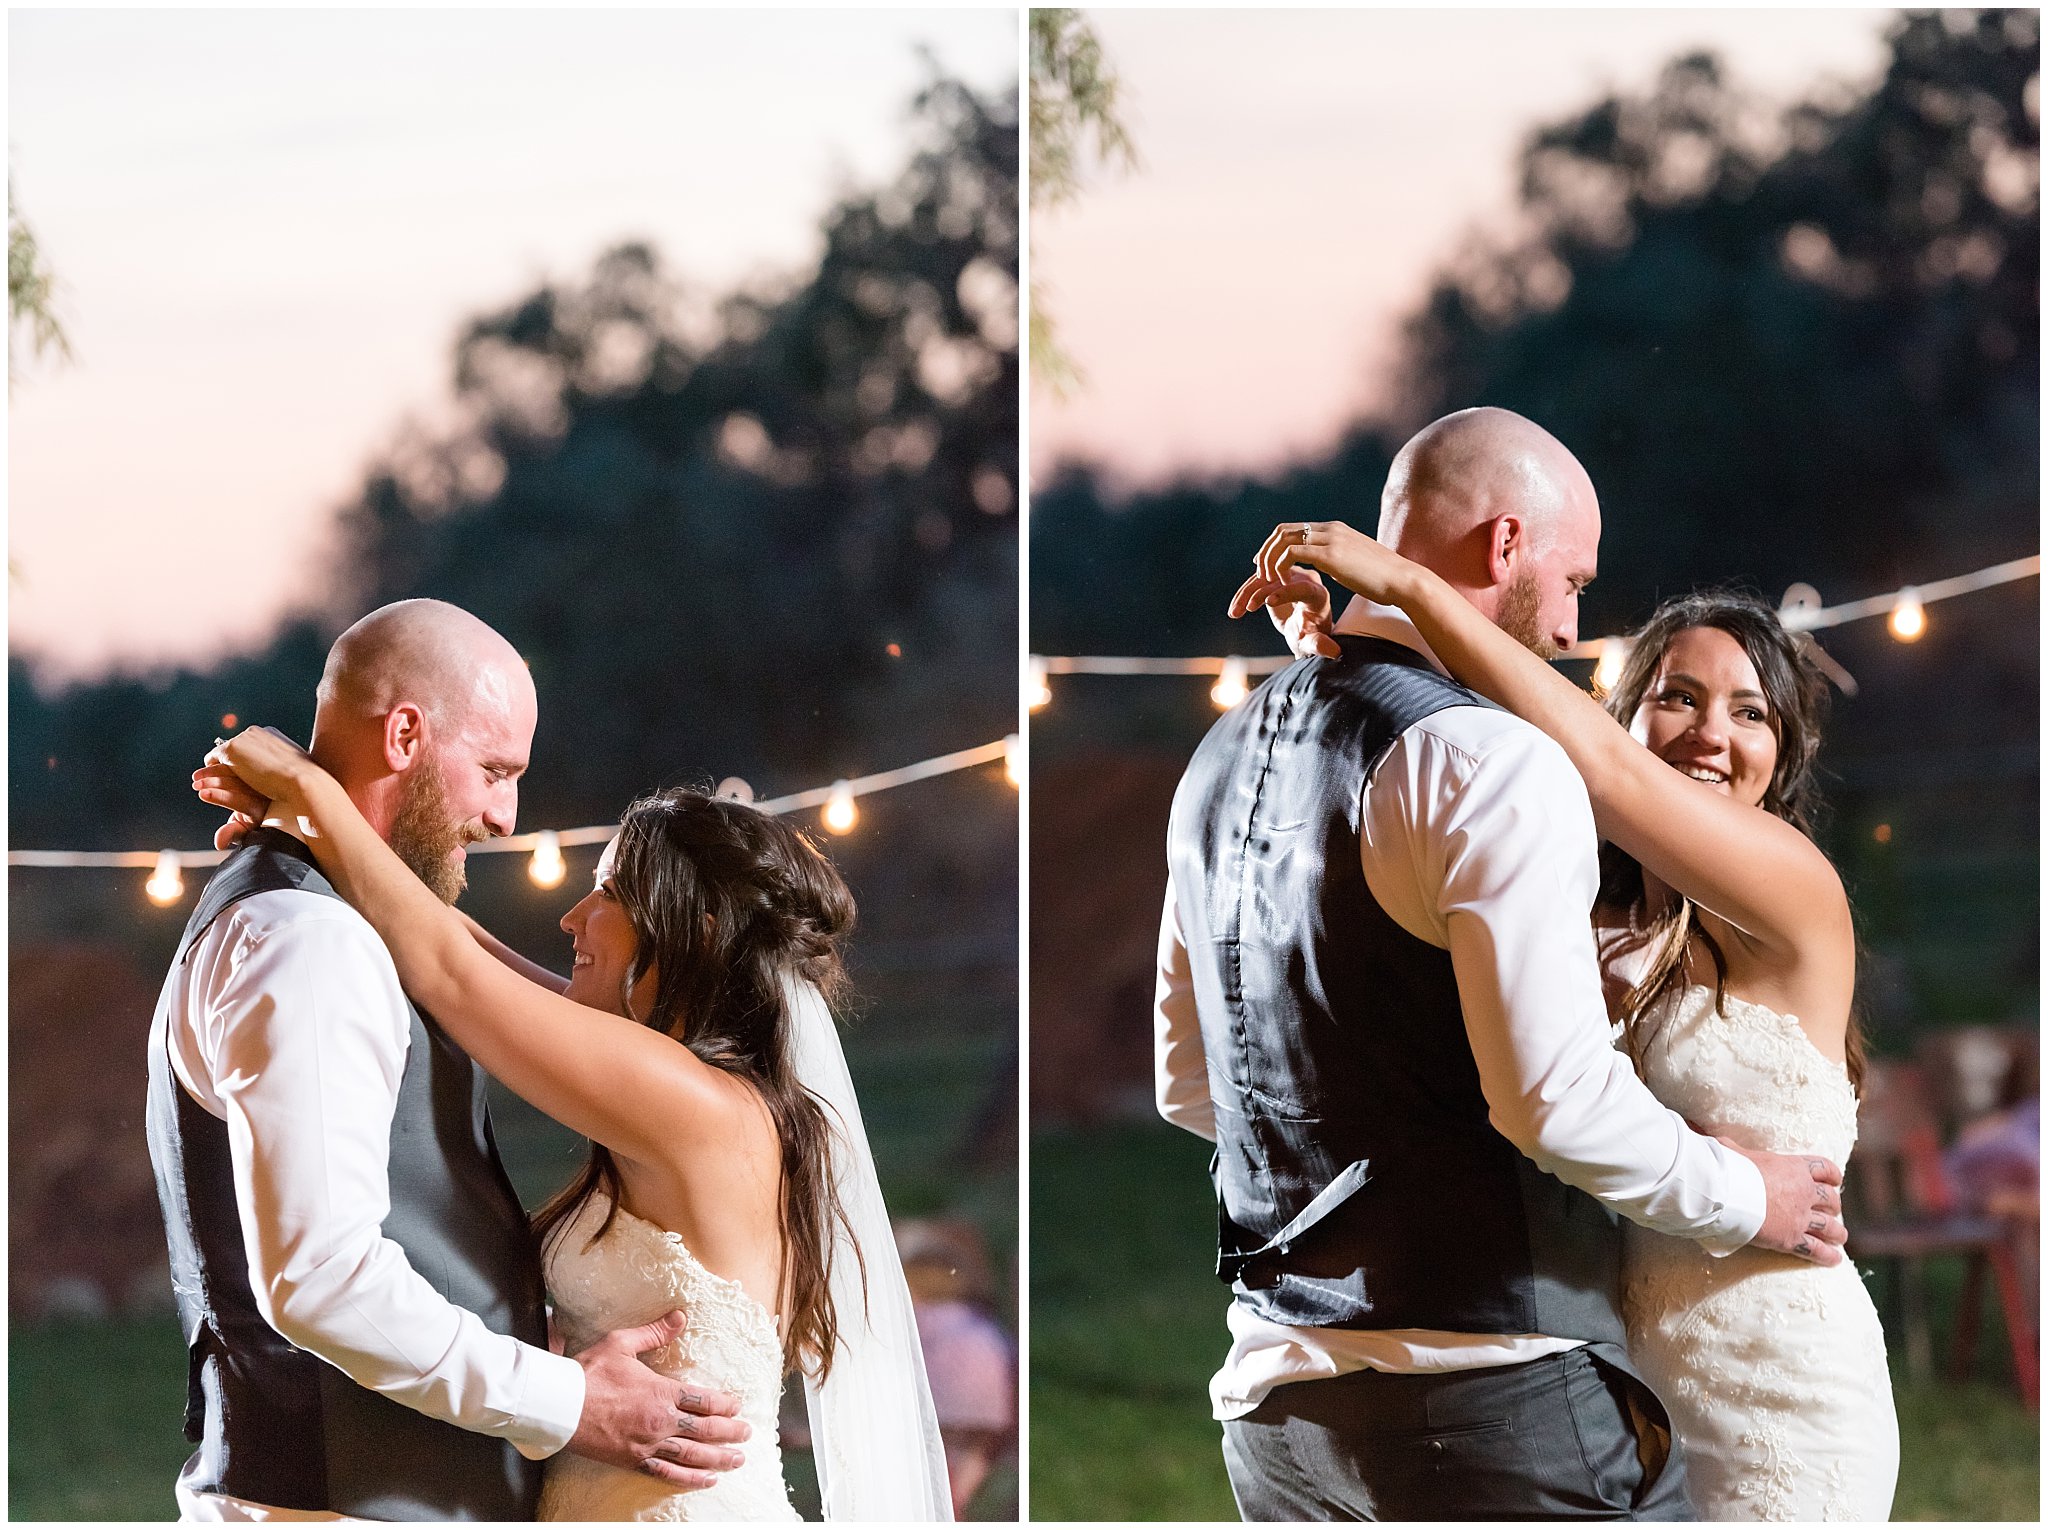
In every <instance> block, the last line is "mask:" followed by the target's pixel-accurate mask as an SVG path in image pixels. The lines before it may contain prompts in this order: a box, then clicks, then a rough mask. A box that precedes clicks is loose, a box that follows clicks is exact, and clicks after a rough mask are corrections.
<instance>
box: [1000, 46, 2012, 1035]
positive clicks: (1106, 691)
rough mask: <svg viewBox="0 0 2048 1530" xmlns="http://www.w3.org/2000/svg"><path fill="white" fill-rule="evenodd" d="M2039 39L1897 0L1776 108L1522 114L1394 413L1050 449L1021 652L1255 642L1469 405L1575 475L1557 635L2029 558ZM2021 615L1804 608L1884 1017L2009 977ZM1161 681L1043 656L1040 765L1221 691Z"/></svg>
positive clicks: (1430, 306) (1263, 645) (1989, 605)
mask: <svg viewBox="0 0 2048 1530" xmlns="http://www.w3.org/2000/svg"><path fill="white" fill-rule="evenodd" d="M2038 32H2039V14H2038V12H2034V11H2017V10H2009V11H1969V12H1965V11H1943V12H1939V13H1933V14H1907V15H1902V16H1900V17H1898V18H1897V19H1896V20H1895V21H1893V22H1892V23H1891V29H1890V33H1889V43H1890V49H1891V56H1890V60H1889V63H1888V66H1887V68H1886V71H1885V73H1884V76H1883V78H1882V79H1881V80H1880V81H1879V82H1878V83H1877V84H1876V86H1875V87H1874V88H1872V89H1870V90H1869V91H1868V92H1867V93H1865V94H1862V95H1855V96H1847V95H1843V94H1837V95H1834V96H1827V95H1823V96H1819V97H1817V98H1816V99H1813V100H1811V101H1808V102H1807V103H1805V104H1802V105H1800V106H1798V107H1796V108H1795V109H1793V110H1791V111H1790V112H1788V113H1785V114H1783V115H1782V116H1780V117H1779V118H1777V119H1775V120H1774V119H1773V118H1772V117H1771V115H1770V114H1768V113H1765V112H1762V111H1760V110H1759V109H1758V107H1757V105H1756V103H1755V102H1754V101H1753V100H1751V99H1750V98H1749V97H1748V96H1746V95H1745V94H1744V93H1743V92H1742V91H1741V90H1740V89H1738V88H1737V86H1736V85H1735V84H1734V83H1733V82H1731V81H1730V80H1729V78H1728V77H1727V75H1726V73H1725V72H1724V70H1723V69H1722V67H1721V65H1720V64H1719V63H1718V62H1717V61H1716V60H1715V59H1713V58H1712V57H1710V56H1707V55H1704V54H1702V55H1693V56H1687V57H1682V58H1679V59H1676V60H1674V61H1673V62H1672V63H1670V64H1669V65H1668V66H1667V67H1666V68H1665V69H1664V70H1663V72H1662V73H1661V75H1660V76H1659V77H1658V78H1657V80H1656V82H1655V84H1654V86H1653V87H1652V88H1651V89H1650V90H1649V91H1648V92H1647V93H1645V94H1642V95H1616V96H1612V97H1609V98H1607V99H1604V100H1601V101H1598V102H1596V103H1595V104H1593V105H1592V106H1590V107H1589V108H1587V109H1586V110H1584V111H1582V112H1578V113H1576V114H1574V115H1572V116H1570V117H1569V118H1566V119H1564V120H1561V121H1558V122H1555V123H1552V124H1548V125H1545V126H1543V127H1540V128H1539V129H1537V130H1536V131H1535V132H1533V133H1532V134H1531V136H1530V137H1529V139H1528V140H1527V143H1526V145H1525V147H1524V149H1523V151H1522V154H1521V160H1520V170H1521V175H1520V209H1519V210H1520V214H1521V217H1520V220H1519V224H1518V232H1517V233H1516V234H1515V236H1513V237H1512V238H1509V239H1506V240H1495V241H1483V240H1479V239H1476V238H1475V239H1472V240H1469V241H1468V242H1467V243H1466V245H1465V246H1464V247H1463V248H1462V249H1460V250H1458V251H1457V252H1456V253H1455V254H1454V255H1453V256H1452V257H1451V258H1450V259H1449V260H1448V261H1447V262H1446V264H1445V267H1444V269H1443V270H1442V272H1441V273H1440V275H1439V276H1438V277H1437V278H1436V280H1435V281H1434V282H1433V283H1432V285H1431V288H1430V291H1429V293H1428V295H1427V297H1426V299H1425V300H1424V301H1423V302H1422V303H1421V304H1420V305H1419V307H1418V309H1417V311H1416V312H1415V313H1414V314H1413V315H1412V317H1411V319H1410V321H1409V323H1408V326H1407V329H1406V334H1405V345H1404V347H1403V351H1402V355H1401V358H1400V361H1399V364H1398V366H1397V370H1396V376H1395V378H1394V383H1395V385H1394V386H1393V387H1390V388H1388V389H1386V390H1385V393H1386V396H1388V397H1392V398H1397V399H1399V400H1401V401H1402V407H1401V409H1400V411H1399V413H1398V415H1397V416H1393V415H1390V416H1388V417H1377V418H1369V419H1363V420H1360V421H1359V422H1358V423H1357V424H1356V425H1355V426H1354V427H1353V428H1352V429H1351V430H1350V431H1349V432H1348V434H1347V435H1346V436H1345V438H1344V439H1343V440H1342V441H1341V442H1340V443H1339V444H1338V446H1337V447H1336V448H1335V449H1334V450H1333V451H1332V452H1331V454H1330V455H1329V456H1328V457H1327V458H1326V459H1324V460H1322V461H1319V462H1310V463H1305V464H1301V465H1299V466H1296V467H1295V468H1293V469H1291V470H1290V471H1289V472H1288V473H1286V474H1285V475H1284V476H1283V477H1281V478H1279V479H1277V480H1275V481H1273V482H1269V483H1243V482H1223V483H1190V484H1182V485H1179V486H1176V487H1174V488H1171V489H1168V490H1165V491H1162V492H1158V493H1153V494H1147V495H1142V496H1139V497H1137V498H1134V499H1132V500H1130V501H1128V502H1127V503H1122V504H1111V503H1109V502H1107V500H1106V498H1105V496H1104V495H1103V493H1102V492H1101V490H1100V489H1099V487H1098V485H1097V483H1096V481H1095V479H1094V477H1093V476H1092V475H1091V473H1090V472H1089V471H1088V470H1087V469H1086V468H1085V467H1082V466H1070V467H1068V468H1066V469H1064V470H1063V471H1061V472H1060V473H1058V474H1056V475H1054V481H1053V482H1052V483H1050V484H1048V485H1045V486H1043V487H1041V488H1040V489H1039V491H1038V492H1037V493H1036V494H1035V495H1034V497H1033V503H1032V512H1033V526H1032V535H1033V541H1032V643H1033V647H1034V648H1036V649H1037V650H1038V651H1040V652H1043V653H1089V652H1094V653H1102V652H1109V653H1117V652H1136V653H1147V652H1151V653H1184V654H1185V653H1206V654H1216V653H1230V652H1246V653H1266V652H1273V651H1276V650H1277V648H1278V642H1277V639H1276V638H1274V637H1273V636H1272V634H1271V633H1270V632H1268V631H1265V630H1263V629H1261V628H1257V627H1247V626H1242V625H1239V624H1235V623H1232V622H1230V621H1228V620H1227V619H1226V618H1225V616H1224V614H1223V608H1224V603H1225V602H1226V601H1227V600H1228V598H1229V594H1230V591H1231V590H1232V589H1234V588H1235V587H1236V585H1237V582H1238V581H1239V580H1240V579H1241V578H1242V577H1243V575H1244V573H1245V571H1246V570H1247V568H1248V566H1249V561H1250V557H1251V554H1252V551H1253V550H1254V549H1255V548H1256V546H1257V545H1258V542H1259V540H1260V539H1261V538H1262V537H1263V536H1264V535H1265V533H1266V532H1267V531H1269V530H1270V529H1271V528H1272V526H1273V524H1274V523H1275V522H1276V521H1280V520H1288V519H1320V518H1325V517H1331V516H1335V517H1339V518H1342V519H1344V520H1348V521H1350V522H1351V523H1352V524H1353V525H1357V526H1361V527H1363V528H1365V529H1367V530H1370V529H1371V528H1372V527H1373V526H1374V525H1375V524H1376V522H1377V520H1378V513H1379V494H1380V488H1381V485H1382V483H1383V482H1384V479H1385V474H1386V469H1387V465H1388V463H1389V461H1390V459H1391V456H1392V453H1393V451H1394V450H1395V449H1396V448H1397V447H1398V446H1399V445H1400V443H1401V441H1402V440H1404V439H1405V438H1406V436H1407V435H1408V434H1409V433H1410V432H1411V431H1412V430H1413V429H1414V428H1415V427H1416V426H1418V425H1420V424H1422V423H1423V422H1425V421H1426V420H1428V419H1431V418H1434V417H1436V416H1438V415H1441V414H1444V413H1447V412H1449V411H1451V410H1454V409H1460V408H1465V407H1469V406H1472V405H1476V404H1492V405H1500V406H1504V407H1507V408H1510V409H1515V410H1518V411H1520V412H1521V413H1523V414H1526V415H1528V416H1529V417H1531V418H1532V419H1535V420H1537V421H1539V422H1540V423H1542V424H1543V425H1545V426H1546V427H1548V428H1549V429H1550V430H1551V431H1553V432H1554V433H1555V434H1556V435H1557V436H1558V437H1559V438H1560V439H1561V440H1563V441H1564V443H1565V444H1566V445H1567V446H1569V447H1570V448H1571V449H1572V450H1573V451H1574V452H1576V453H1577V454H1578V456H1579V458H1580V459H1581V460H1582V461H1583V462H1584V463H1585V465H1586V467H1587V470H1588V471H1589V472H1590V473H1591V475H1592V478H1593V482H1594V484H1595V485H1596V486H1597V487H1598V489H1599V492H1600V499H1601V506H1602V516H1603V532H1602V539H1601V549H1600V580H1599V583H1598V585H1597V586H1596V587H1595V588H1594V589H1593V590H1592V591H1591V592H1590V593H1589V594H1588V596H1587V598H1586V600H1585V602H1584V603H1583V621H1582V627H1583V630H1584V631H1585V632H1586V633H1587V635H1597V634H1600V633H1605V632H1612V631H1617V630H1622V629H1625V628H1626V627H1629V626H1632V625H1634V624H1635V623H1637V622H1639V621H1641V620H1642V619H1643V618H1644V617H1646V616H1647V615H1648V614H1649V612H1650V610H1651V609H1652V607H1653V606H1654V605H1655V604H1656V602H1657V601H1658V600H1659V599H1661V598H1662V597H1664V596H1668V595H1672V594H1676V593H1679V592H1681V591H1684V590H1689V589H1695V588H1699V587H1703V586H1708V585H1715V584H1723V583H1730V584H1736V585H1741V586H1747V587H1749V588H1751V589H1753V590H1755V591H1757V592H1758V593H1761V594H1763V595H1764V596H1766V597H1767V598H1769V599H1771V600H1773V601H1776V600H1777V599H1778V598H1779V597H1780V596H1781V595H1782V594H1783V592H1784V591H1785V589H1786V588H1787V586H1789V585H1790V584H1792V583H1794V582H1795V581H1805V582H1810V583H1812V584H1814V585H1816V586H1817V587H1818V588H1819V590H1820V591H1821V593H1822V595H1823V597H1824V599H1825V600H1827V601H1829V602H1838V601H1846V600H1851V599H1855V598H1858V597H1861V596H1866V595H1875V594H1881V593H1884V592H1886V591H1889V590H1893V589H1896V588H1898V587H1900V586H1901V585H1903V584H1906V583H1909V582H1915V581H1927V580H1932V579H1937V578H1941V577H1944V576H1947V575H1952V574H1960V573H1964V572H1967V571H1969V570H1971V569H1974V568H1978V567H1982V566H1984V565H1987V564H1991V563H1994V562H2000V561H2003V560H2005V559H2008V558H2016V557H2021V556H2025V555H2027V554H2029V553H2033V552H2035V551H2037V550H2038V547H2039V513H2038V505H2039V471H2038V467H2039V416H2040V384H2039V369H2040V339H2039V334H2040V323H2039V279H2038V271H2039V261H2040V225H2039V88H2040V87H2039V65H2040V48H2039V37H2038ZM2038 610H2039V606H2038V589H2037V587H2036V586H2035V585H2034V584H2032V583H2027V584H2019V585H2012V586H2007V587H2004V588H2002V589H1999V590H1996V591H1992V592H1987V593H1984V594H1979V595H1972V596H1968V597H1965V598H1963V599H1959V600H1957V601H1954V602H1953V603H1949V604H1944V605H1940V606H1936V607H1934V608H1932V610H1931V611H1930V613H1929V615H1930V628H1929V635H1928V637H1927V638H1926V639H1924V640H1923V641H1922V642H1920V643H1919V644H1917V645H1914V646H1913V647H1911V648H1907V647H1905V646H1903V645H1900V644H1896V643H1893V642H1892V641H1891V640H1890V639H1889V638H1888V637H1887V636H1886V635H1885V633H1884V629H1883V625H1882V623H1881V622H1865V623H1860V624H1857V625H1856V626H1853V627H1845V628H1841V629H1838V630H1837V631H1836V632H1835V633H1832V634H1826V635H1824V642H1825V643H1826V645H1827V647H1828V648H1829V650H1830V651H1831V652H1833V653H1834V654H1836V655H1837V656H1838V657H1839V658H1841V659H1842V661H1843V662H1844V663H1845V664H1846V666H1847V667H1848V669H1849V670H1850V671H1851V672H1852V673H1853V674H1854V675H1856V677H1857V678H1858V679H1859V680H1860V681H1861V682H1862V683H1863V690H1862V694H1861V695H1860V696H1858V697H1857V698H1855V699H1854V700H1853V701H1848V700H1845V702H1844V704H1843V705H1841V706H1840V707H1839V708H1837V710H1836V713H1835V716H1834V719H1833V724H1832V728H1831V732H1830V736H1829V740H1828V743H1827V746H1826V749H1825V751H1824V753H1823V755H1822V771H1823V776H1824V778H1825V779H1826V781H1827V783H1828V786H1829V795H1830V797H1831V798H1832V799H1833V801H1834V804H1835V807H1836V827H1835V829H1834V831H1833V832H1832V833H1831V835H1830V836H1829V846H1830V848H1831V850H1832V851H1833V852H1834V853H1835V854H1836V855H1837V857H1838V860H1839V861H1840V862H1841V864H1842V865H1843V867H1844V870H1845V874H1846V875H1847V876H1848V878H1849V880H1850V883H1851V887H1852V892H1853V893H1854V895H1855V896H1856V898H1857V901H1858V908H1859V912H1860V914H1861V916H1862V917H1863V919H1864V922H1865V926H1866V933H1867V938H1868V939H1869V940H1870V942H1871V947H1872V952H1873V965H1872V970H1871V973H1870V975H1869V977H1868V978H1867V980H1866V982H1865V984H1864V991H1865V993H1866V994H1867V995H1868V996H1869V999H1870V1006H1871V1013H1872V1018H1873V1021H1874V1024H1875V1031H1874V1034H1875V1038H1876V1040H1877V1041H1878V1042H1879V1044H1880V1045H1881V1046H1890V1045H1896V1044H1897V1042H1898V1041H1899V1039H1900V1036H1901V1034H1902V1028H1903V1027H1906V1026H1908V1025H1909V1024H1911V1023H1917V1022H1913V1021H1909V1020H1907V1019H1906V1018H1905V1016H1906V1014H1907V1012H1908V1006H1907V1003H1906V1000H1905V998H1904V997H1903V996H1904V995H1905V994H1906V992H1907V990H1908V989H1910V990H1911V994H1912V1006H1911V1009H1912V1012H1913V1013H1914V1014H1917V1015H1918V1016H1921V1017H1925V1016H1927V1015H1930V1014H1934V1015H1947V1016H1948V1017H1950V1018H1954V1017H1957V1016H1965V1015H1974V1016H1976V1017H1980V1018H1990V1019H1999V1018H2006V1017H2008V1016H2009V1015H2011V1014H2013V1013H2016V1012H2019V1011H2021V1010H2022V1009H2023V1008H2024V1006H2025V1005H2026V1004H2028V1003H2029V1002H2031V1000H2030V999H2028V997H2027V995H2029V994H2031V992H2032V990H2033V987H2034V981H2035V957H2036V954H2037V951H2038V932H2037V928H2036V912H2035V910H2036V908H2037V906H2038V899H2037V896H2036V891H2035V884H2036V880H2037V870H2038V868H2037V864H2036V857H2035V854H2034V849H2033V847H2034V844H2035V841H2036V839H2037V836H2038V811H2037V804H2036V800H2035V796H2036V789H2037V787H2036V781H2037V776H2038V745H2037V730H2038V715H2037V704H2036V698H2037V696H2038V692H2039V654H2038V644H2037V621H2038ZM1168 684H1169V682H1155V683H1153V684H1152V687H1151V688H1148V687H1147V686H1146V685H1145V683H1142V682H1111V681H1104V682H1100V683H1099V684H1090V683H1088V682H1082V681H1070V682H1063V683H1056V689H1057V691H1058V694H1059V696H1060V698H1061V699H1060V700H1059V701H1058V702H1056V704H1055V706H1054V707H1053V709H1052V711H1051V712H1049V713H1046V714H1043V715H1042V717H1041V719H1040V723H1041V725H1040V727H1039V728H1038V729H1037V730H1036V732H1035V734H1034V751H1035V757H1036V758H1038V759H1039V760H1041V761H1046V760H1053V759H1057V758H1059V757H1060V756H1061V754H1062V752H1063V751H1066V752H1069V753H1072V752H1075V751H1079V750H1082V749H1085V748H1088V747H1093V746H1099V745H1102V744H1106V743H1112V742H1119V743H1122V744H1124V745H1127V746H1128V745H1131V744H1135V743H1145V744H1151V743H1162V744H1170V745H1171V746H1172V747H1175V748H1179V749H1185V747H1187V746H1188V745H1190V744H1191V743H1192V741H1193V738H1194V737H1195V736H1196V735H1197V734H1198V732H1199V730H1200V728H1201V727H1202V726H1204V724H1205V722H1206V719H1207V717H1208V716H1210V715H1213V714H1210V713H1209V712H1208V710H1207V708H1206V705H1205V704H1204V703H1203V701H1202V700H1201V698H1200V696H1199V695H1198V693H1196V692H1195V691H1194V689H1193V687H1191V686H1185V687H1184V689H1185V692H1186V693H1185V694H1178V695H1175V696H1168V695H1166V694H1165V693H1164V691H1163V690H1162V689H1159V688H1161V687H1165V686H1166V685H1168ZM1112 686H1121V689H1118V690H1116V691H1114V693H1113V694H1112V692H1111V690H1110V687H1112ZM1880 822H1882V823H1884V824H1885V825H1886V826H1887V828H1888V829H1893V828H1895V829H1896V830H1897V833H1896V835H1895V836H1894V835H1891V834H1889V833H1888V835H1887V836H1886V837H1885V838H1884V839H1883V840H1882V841H1881V842H1878V841H1873V840H1872V838H1871V833H1872V830H1873V827H1874V826H1875V825H1877V824H1879V823H1880ZM1880 843H1881V844H1882V845H1883V846H1884V847H1885V848H1879V844H1880ZM1035 885H1036V884H1035Z"/></svg>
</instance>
